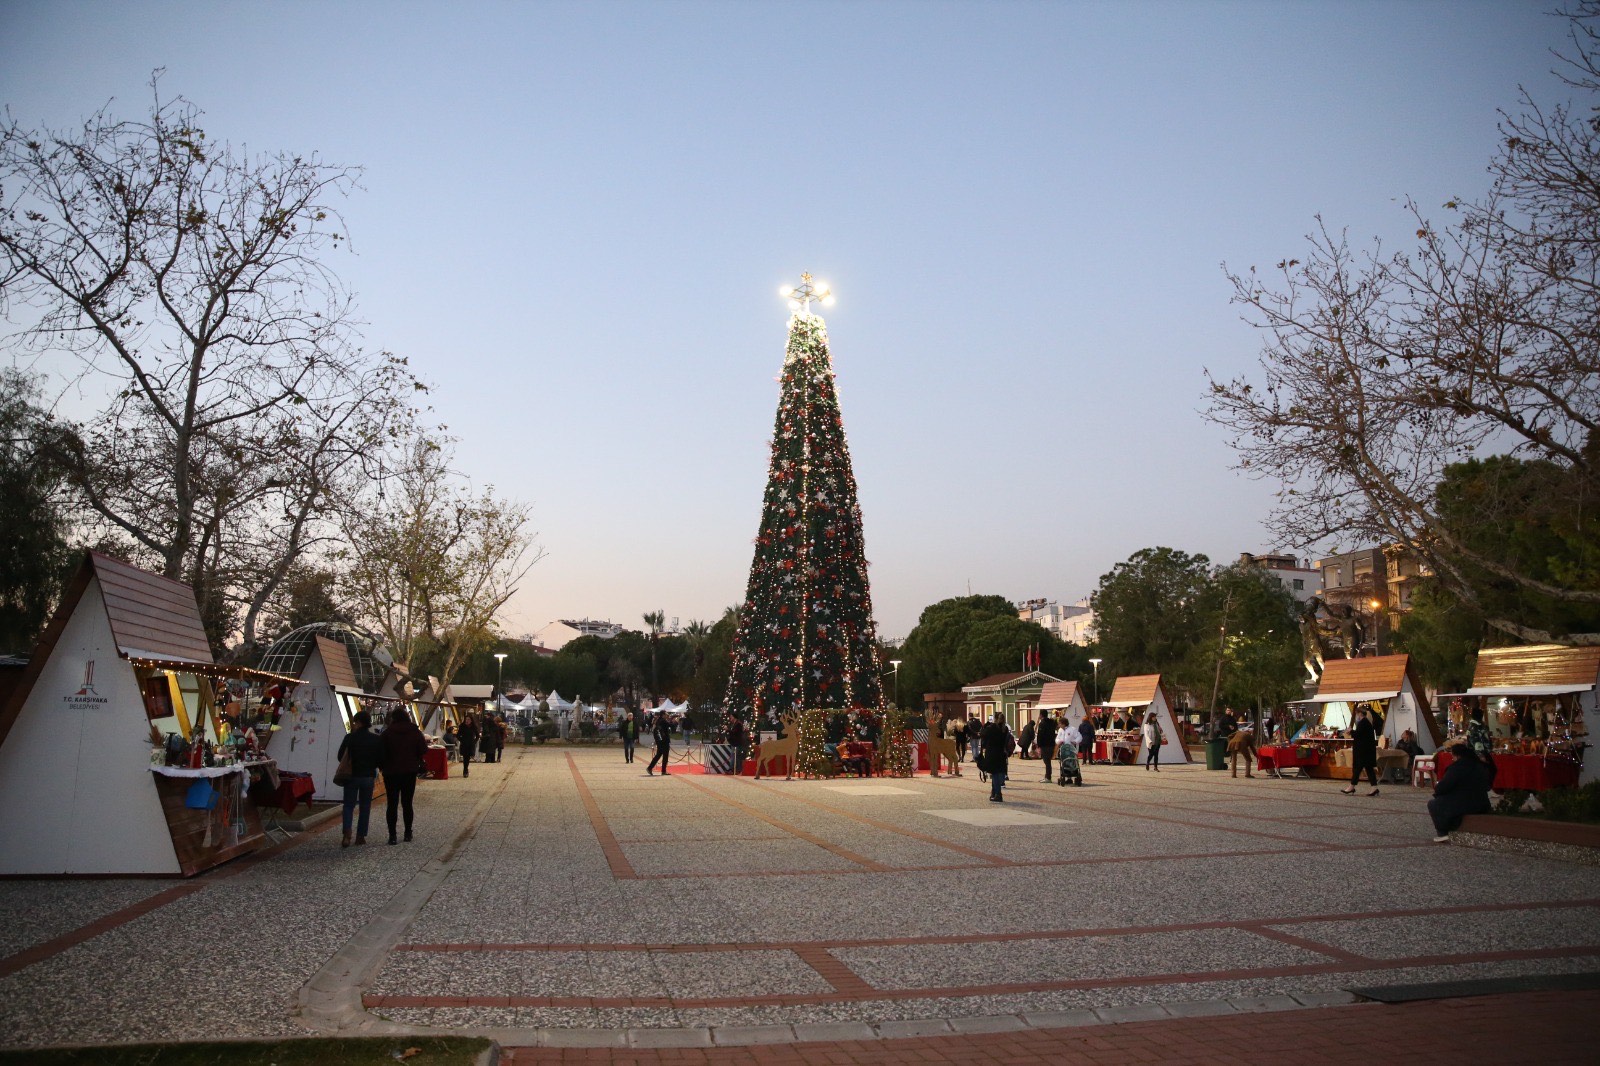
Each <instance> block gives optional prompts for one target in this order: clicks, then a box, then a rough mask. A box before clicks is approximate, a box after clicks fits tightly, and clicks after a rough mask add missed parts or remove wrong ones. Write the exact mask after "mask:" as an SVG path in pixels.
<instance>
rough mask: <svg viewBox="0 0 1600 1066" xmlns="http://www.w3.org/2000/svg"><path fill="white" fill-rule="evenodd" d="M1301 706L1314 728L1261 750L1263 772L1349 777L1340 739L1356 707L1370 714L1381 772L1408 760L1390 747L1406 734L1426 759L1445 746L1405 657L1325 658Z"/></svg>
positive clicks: (1346, 745)
mask: <svg viewBox="0 0 1600 1066" xmlns="http://www.w3.org/2000/svg"><path fill="white" fill-rule="evenodd" d="M1303 702H1304V703H1306V704H1309V705H1311V706H1313V707H1314V708H1315V709H1316V710H1317V712H1318V715H1317V721H1316V723H1315V724H1313V725H1310V726H1307V727H1306V728H1305V729H1303V730H1301V732H1300V733H1299V734H1298V735H1297V736H1296V737H1295V738H1294V739H1293V742H1292V743H1290V744H1284V745H1277V746H1272V747H1263V748H1261V749H1260V750H1259V752H1258V754H1260V755H1263V756H1264V757H1265V758H1264V759H1263V767H1264V768H1269V769H1270V768H1271V765H1272V764H1275V765H1276V767H1277V768H1278V769H1288V768H1298V769H1301V770H1303V771H1305V772H1306V773H1308V774H1309V775H1310V776H1312V777H1330V778H1345V777H1348V776H1349V775H1350V747H1351V741H1350V738H1349V737H1348V736H1345V734H1346V733H1347V732H1348V731H1349V729H1350V723H1351V722H1352V721H1353V720H1354V718H1355V708H1356V707H1357V705H1365V706H1366V707H1367V708H1368V710H1369V711H1371V712H1373V713H1374V715H1375V721H1374V724H1375V725H1377V726H1378V727H1379V729H1378V769H1379V770H1380V771H1381V772H1387V771H1389V770H1391V769H1397V770H1399V771H1402V772H1403V771H1404V769H1405V765H1406V762H1407V756H1406V754H1405V753H1404V752H1402V751H1399V750H1398V749H1397V748H1396V747H1395V745H1396V744H1397V743H1398V742H1399V740H1400V737H1401V735H1402V734H1403V733H1405V731H1406V730H1408V729H1409V730H1410V731H1411V732H1412V733H1414V734H1415V735H1416V738H1417V744H1418V745H1419V746H1421V748H1422V751H1423V754H1425V755H1426V754H1432V753H1433V752H1434V751H1436V750H1438V747H1439V745H1440V744H1442V743H1444V732H1443V730H1441V729H1440V728H1439V722H1438V720H1437V719H1436V718H1434V716H1433V709H1432V708H1431V707H1430V706H1429V704H1428V701H1427V698H1426V696H1425V695H1424V693H1423V688H1422V685H1421V683H1419V682H1418V681H1417V678H1416V675H1415V673H1414V672H1413V671H1412V669H1411V658H1410V656H1407V655H1371V656H1365V657H1362V658H1356V659H1329V660H1328V661H1327V663H1326V665H1325V666H1324V667H1323V671H1322V679H1321V680H1320V682H1319V683H1318V685H1317V691H1316V694H1315V695H1313V696H1311V697H1310V698H1309V699H1307V700H1305V701H1303Z"/></svg>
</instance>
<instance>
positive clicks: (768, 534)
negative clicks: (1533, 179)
mask: <svg viewBox="0 0 1600 1066" xmlns="http://www.w3.org/2000/svg"><path fill="white" fill-rule="evenodd" d="M821 295H822V293H821V292H819V290H818V289H817V288H815V287H813V286H812V285H811V276H810V275H809V274H807V275H805V276H804V277H803V278H802V282H801V286H800V288H798V289H796V290H794V293H793V300H792V303H791V306H793V307H795V308H796V313H795V315H794V317H793V318H791V319H790V320H789V346H788V350H787V352H786V354H785V356H784V362H783V376H782V377H781V378H780V382H781V390H780V393H779V397H778V415H777V419H776V421H775V423H774V425H773V431H772V462H771V466H770V467H769V469H768V473H767V490H766V495H765V498H764V500H763V503H762V509H761V529H760V532H759V533H758V534H757V536H756V548H755V558H754V560H753V561H752V562H751V564H750V581H749V584H748V586H747V588H746V592H745V600H744V607H743V609H742V610H741V612H740V621H739V630H738V634H737V637H736V638H735V640H734V644H733V655H732V670H731V673H730V676H729V679H728V691H727V699H726V709H727V710H729V711H737V712H741V713H753V714H755V715H763V714H765V713H766V712H768V711H773V712H776V713H777V714H779V715H782V714H784V713H788V712H792V711H793V712H798V711H803V710H806V709H810V708H822V707H830V708H831V707H840V708H844V707H880V706H881V705H882V703H883V680H882V677H881V674H880V668H879V664H878V660H877V656H876V654H875V648H876V636H875V628H874V625H873V621H872V596H871V594H870V592H869V590H868V586H867V559H866V553H865V548H864V544H863V540H862V534H861V507H860V504H859V502H858V501H857V499H856V481H855V475H854V473H852V471H851V467H850V450H849V447H848V445H847V444H846V442H845V435H844V423H843V421H842V420H841V418H840V414H839V398H838V395H837V394H836V392H835V391H834V380H833V379H834V374H833V363H832V360H831V359H830V357H829V354H828V333H827V329H826V327H825V326H824V325H823V322H822V319H821V318H820V317H818V316H816V315H813V314H811V313H810V303H811V300H812V299H817V298H820V296H821Z"/></svg>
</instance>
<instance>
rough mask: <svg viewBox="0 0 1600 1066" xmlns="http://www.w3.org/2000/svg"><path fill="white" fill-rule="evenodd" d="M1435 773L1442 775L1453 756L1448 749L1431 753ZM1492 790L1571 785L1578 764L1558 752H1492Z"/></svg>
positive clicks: (1539, 790) (1573, 783)
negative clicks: (1524, 753)
mask: <svg viewBox="0 0 1600 1066" xmlns="http://www.w3.org/2000/svg"><path fill="white" fill-rule="evenodd" d="M1434 760H1435V764H1436V765H1437V767H1438V770H1439V776H1440V777H1443V776H1444V773H1445V771H1446V770H1448V769H1449V768H1450V764H1451V763H1452V762H1453V761H1455V756H1453V755H1451V754H1450V753H1449V752H1448V751H1441V752H1438V753H1437V754H1436V755H1435V756H1434ZM1494 765H1495V775H1494V790H1495V791H1496V792H1505V791H1507V790H1508V789H1521V790H1524V791H1527V792H1543V791H1544V790H1545V789H1548V788H1562V787H1571V786H1574V785H1576V784H1577V783H1578V764H1577V763H1576V762H1574V761H1572V760H1571V759H1568V758H1565V757H1564V756H1560V755H1496V756H1495V757H1494Z"/></svg>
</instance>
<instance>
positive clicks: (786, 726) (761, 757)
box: [756, 714, 800, 781]
mask: <svg viewBox="0 0 1600 1066" xmlns="http://www.w3.org/2000/svg"><path fill="white" fill-rule="evenodd" d="M799 757H800V716H799V715H798V714H786V715H784V716H783V739H782V740H764V741H762V742H761V743H760V744H758V745H756V780H758V781H759V780H760V779H761V771H762V770H763V769H765V768H766V766H767V764H768V763H770V762H772V760H774V759H780V758H783V759H788V763H787V765H786V768H787V769H788V771H789V772H788V773H787V774H785V775H784V778H783V779H784V780H785V781H788V780H789V779H790V778H792V777H794V766H795V762H796V761H797V760H798V759H799ZM767 776H769V777H770V776H772V775H770V774H768V775H767Z"/></svg>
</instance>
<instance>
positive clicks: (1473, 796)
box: [1428, 744, 1493, 844]
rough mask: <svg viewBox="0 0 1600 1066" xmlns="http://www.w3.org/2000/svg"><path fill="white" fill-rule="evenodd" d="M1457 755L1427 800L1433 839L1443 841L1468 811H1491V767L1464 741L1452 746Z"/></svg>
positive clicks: (1441, 842) (1451, 751)
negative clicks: (1430, 797) (1431, 796)
mask: <svg viewBox="0 0 1600 1066" xmlns="http://www.w3.org/2000/svg"><path fill="white" fill-rule="evenodd" d="M1450 754H1451V755H1452V756H1454V759H1453V761H1452V762H1451V763H1450V766H1449V768H1448V769H1446V770H1445V772H1444V774H1443V776H1441V777H1440V778H1439V782H1438V784H1436V785H1434V786H1433V799H1431V800H1429V801H1428V816H1429V817H1430V818H1432V819H1433V832H1434V837H1433V842H1434V843H1435V844H1443V843H1445V842H1446V841H1448V840H1449V839H1450V832H1451V830H1453V829H1456V828H1458V827H1459V826H1460V825H1461V819H1463V818H1465V817H1466V816H1467V815H1469V814H1488V813H1489V811H1490V810H1492V808H1491V807H1490V806H1489V785H1490V783H1491V782H1492V780H1493V779H1492V778H1491V776H1490V774H1489V768H1488V767H1487V766H1485V765H1484V764H1483V761H1482V760H1480V759H1479V758H1478V756H1477V755H1476V754H1474V753H1473V750H1472V749H1471V748H1470V747H1468V746H1467V745H1465V744H1457V745H1456V746H1455V747H1453V748H1451V749H1450Z"/></svg>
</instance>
